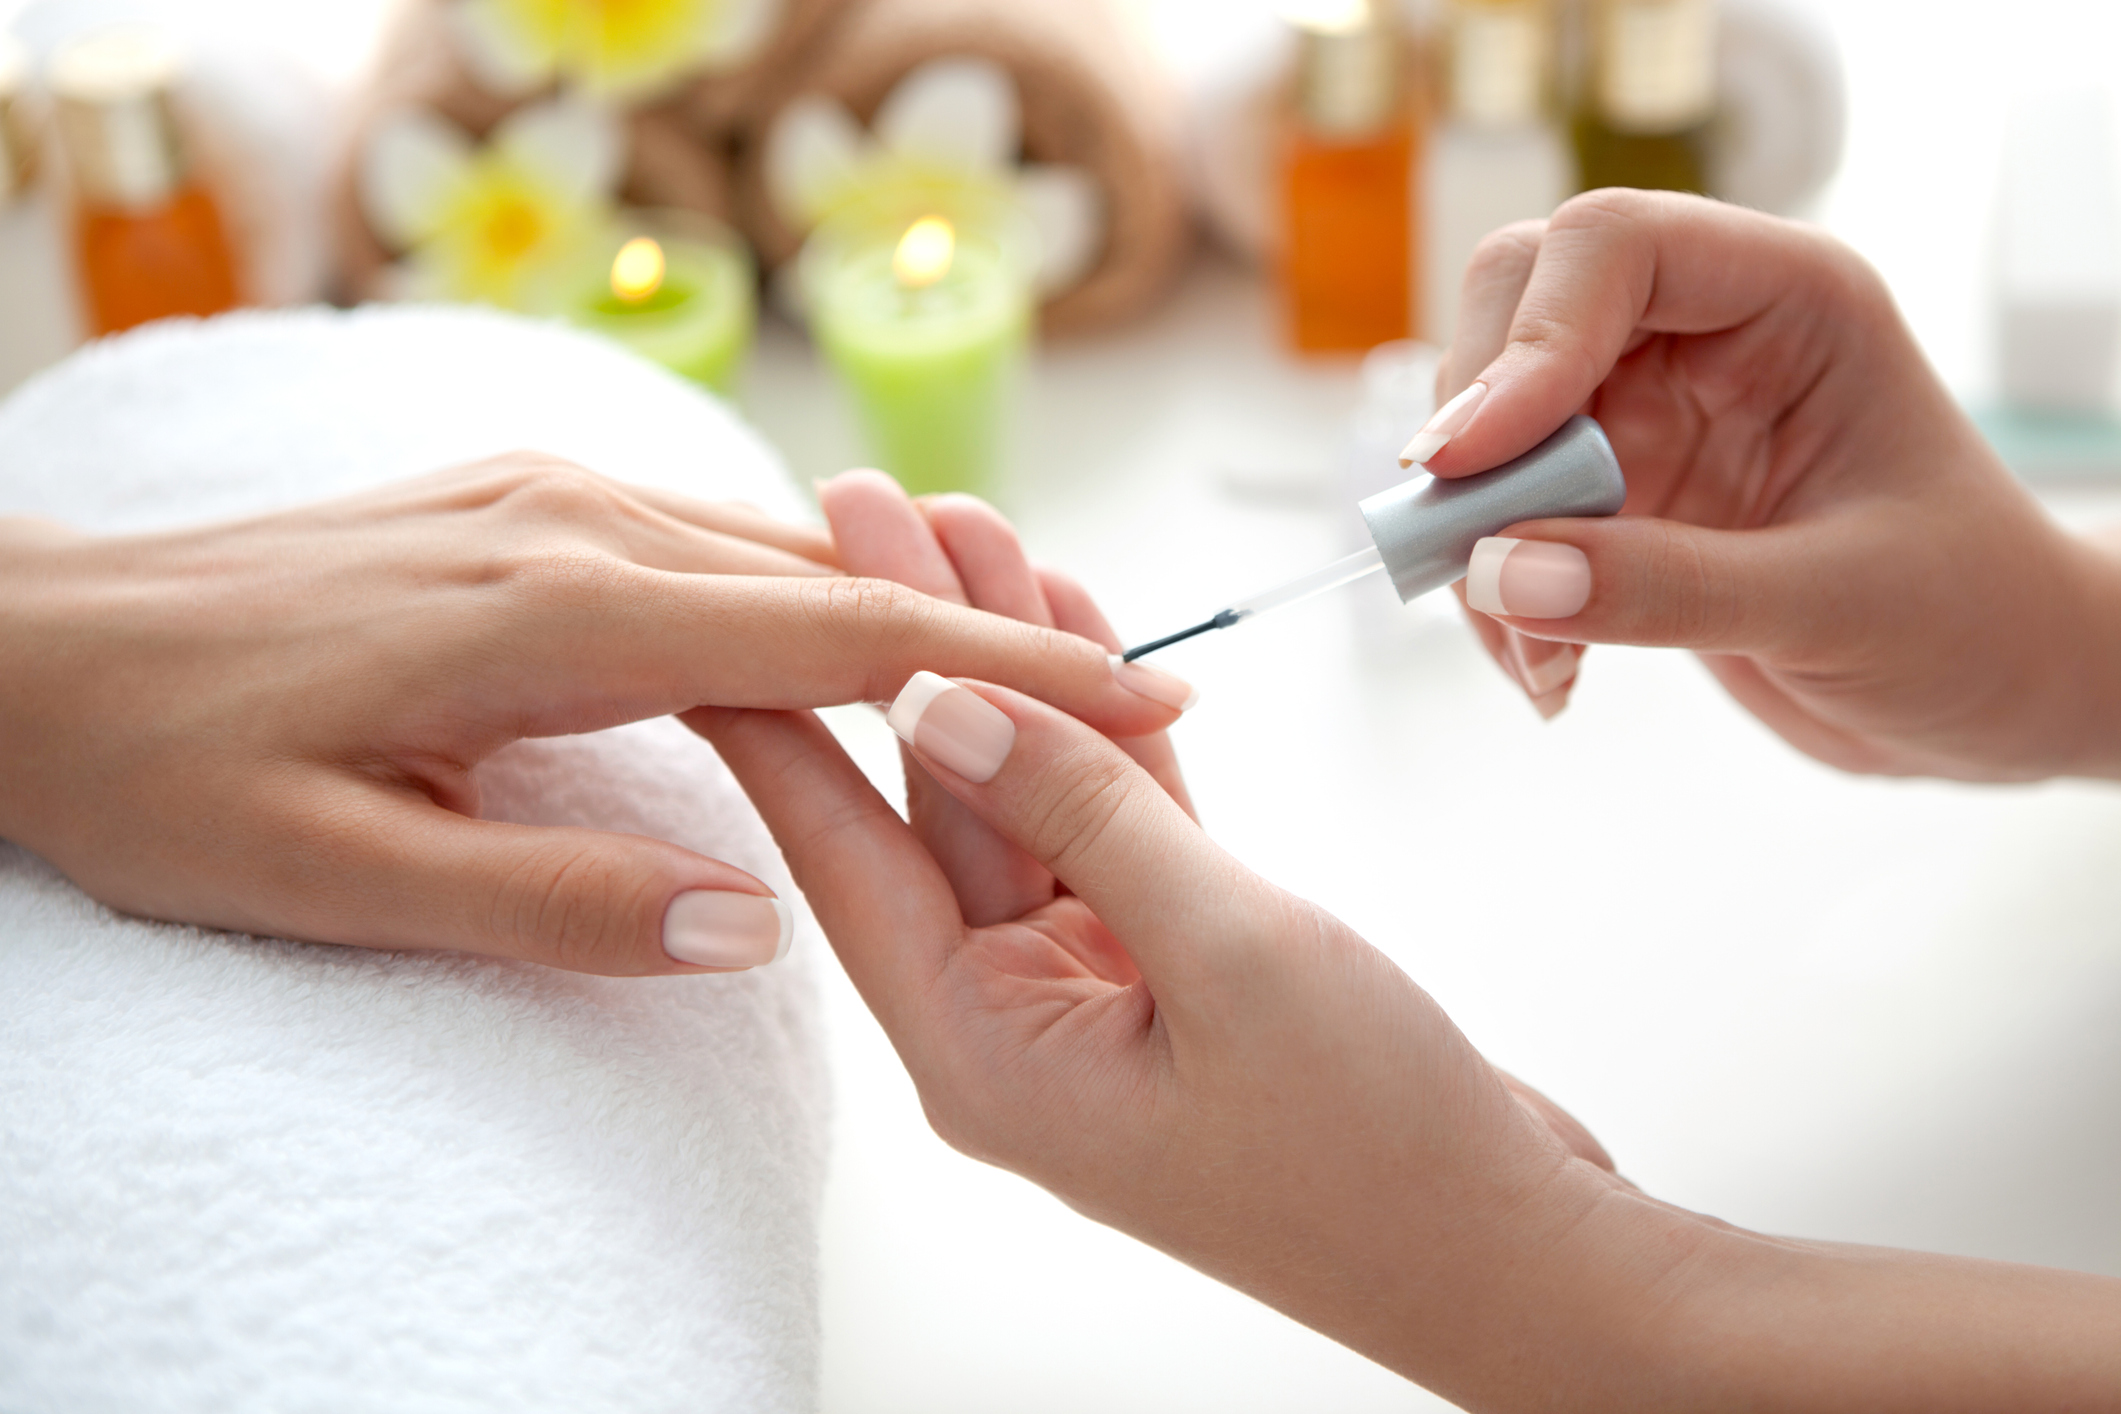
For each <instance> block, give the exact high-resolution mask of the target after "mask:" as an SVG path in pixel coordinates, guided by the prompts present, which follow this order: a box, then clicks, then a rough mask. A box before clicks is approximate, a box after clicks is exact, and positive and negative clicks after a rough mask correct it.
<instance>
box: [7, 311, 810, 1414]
mask: <svg viewBox="0 0 2121 1414" xmlns="http://www.w3.org/2000/svg"><path fill="white" fill-rule="evenodd" d="M512 447H537V448H540V449H542V450H546V451H551V452H555V453H558V454H561V455H564V456H568V457H571V458H573V459H575V460H577V461H580V462H582V463H584V464H586V465H588V466H590V467H593V468H595V469H597V470H600V471H603V472H606V473H608V474H610V475H613V476H615V477H618V478H621V479H624V480H630V481H635V482H641V483H652V484H656V485H660V486H666V487H671V488H676V489H682V490H685V491H688V492H690V493H692V494H695V495H699V496H707V497H739V498H742V499H745V500H749V501H752V502H754V503H756V504H758V505H761V506H763V507H764V508H766V509H768V510H770V511H774V512H778V513H790V512H793V511H794V510H795V509H796V501H795V498H794V496H793V494H792V493H791V491H790V490H789V488H788V486H787V484H786V481H785V478H784V476H783V474H782V472H781V470H780V469H779V466H778V463H777V461H776V459H775V457H774V455H773V453H772V452H771V451H770V450H769V449H768V448H767V447H766V446H765V445H764V444H763V443H762V442H761V441H760V440H759V439H758V438H757V437H756V436H755V435H754V434H753V433H751V432H750V431H748V430H747V429H746V428H745V427H743V426H742V425H741V424H740V423H739V422H738V421H737V420H736V419H735V418H734V417H733V416H732V415H731V414H730V413H729V412H728V411H727V410H726V409H724V408H723V407H722V406H721V405H720V404H718V403H716V402H714V401H713V400H711V399H709V398H707V397H705V396H703V395H701V394H698V393H696V392H694V391H693V390H692V389H691V388H690V387H689V386H687V385H685V384H683V383H682V382H681V381H680V380H678V379H676V378H673V377H669V376H666V375H664V374H662V373H661V372H660V371H659V370H656V369H653V368H650V367H648V366H646V365H644V364H641V363H639V362H637V361H636V360H634V359H632V358H631V357H630V356H628V355H626V354H625V353H623V352H621V351H619V350H617V349H614V348H611V347H609V346H606V345H604V344H601V343H598V342H595V341H592V340H590V339H589V338H587V337H584V336H580V335H576V334H572V333H569V332H566V331H564V330H560V329H557V328H550V327H544V326H538V325H533V324H528V323H525V322H522V321H519V320H514V319H509V318H506V317H503V316H499V315H493V314H487V313H482V312H477V311H467V310H442V309H394V310H369V311H360V312H356V313H352V314H342V313H335V312H330V311H301V312H295V313H283V314H252V315H239V316H232V317H228V318H223V319H219V320H215V321H212V322H210V323H206V324H189V323H181V324H170V325H162V326H153V327H150V328H147V329H144V330H141V331H138V332H136V333H134V334H132V335H129V336H126V337H124V338H120V339H117V340H113V341H111V342H109V343H106V344H104V345H101V346H97V347H94V348H91V349H88V350H86V351H84V352H83V353H82V354H80V355H78V356H76V357H75V358H74V359H73V360H72V361H70V362H69V363H66V364H64V365H62V366H60V367H59V368H58V369H56V370H54V371H52V372H51V373H49V374H46V375H45V376H43V377H41V378H40V379H37V380H35V381H33V382H31V383H30V384H28V385H27V386H25V387H24V388H23V389H21V390H20V391H19V392H18V393H17V394H16V395H15V396H14V397H13V398H12V399H11V400H9V401H8V402H7V403H5V404H0V512H7V513H24V512H26V513H32V514H39V515H45V516H51V517H54V518H57V519H60V520H63V521H66V522H68V523H70V524H73V525H76V526H79V527H82V528H86V529H92V530H99V531H118V530H133V529H143V528H149V527H155V526H165V525H175V524H183V523H190V522H197V521H202V520H207V519H212V518H216V517H223V516H231V515H238V514H247V513H254V512H258V511H262V510H266V509H269V508H272V507H276V506H284V505H292V504H299V503H302V502H306V501H311V500H315V499H318V498H320V497H327V496H333V495H338V494H341V493H344V492H349V491H353V490H357V489H359V488H362V487H366V486H370V485H374V484H376V483H379V482H384V481H389V480H393V479H396V478H399V477H403V476H408V475H412V474H416V473H419V472H424V471H430V470H435V469H438V468H440V467H443V466H446V465H448V464H450V463H452V462H455V461H460V460H465V459H469V458H473V457H477V456H483V455H487V454H490V453H494V452H499V451H504V450H507V449H509V448H512ZM479 776H480V784H481V788H482V791H483V794H484V800H485V810H486V813H487V814H488V815H490V816H492V817H494V818H498V819H507V820H514V821H519V822H525V823H540V824H542V823H567V824H576V825H587V826H593V827H597V828H603V829H613V830H626V831H634V832H638V833H641V834H648V835H656V836H660V837H662V838H664V839H668V840H672V841H675V842H677V843H679V844H682V845H685V846H687V847H689V848H692V849H696V850H699V851H701V852H702V853H705V854H709V855H712V856H714V857H716V858H719V859H725V860H728V861H729V862H731V863H733V864H736V865H738V866H740V867H741V868H744V869H747V870H750V871H751V872H752V873H754V874H756V875H758V876H759V877H760V878H761V879H764V880H765V881H766V882H767V883H768V884H769V885H771V886H772V887H773V889H774V890H775V891H776V892H778V893H780V894H781V895H782V896H783V897H786V898H791V899H792V898H795V897H796V895H795V891H794V886H793V884H792V883H791V881H790V880H789V878H788V874H787V871H786V869H785V868H784V866H783V865H782V863H781V860H780V857H779V854H778V853H777V851H776V850H775V849H774V847H773V844H772V842H771V840H770V839H769V838H768V837H767V834H766V832H765V830H764V828H763V827H762V826H761V824H760V823H759V820H758V817H757V815H756V813H755V812H754V811H753V810H752V808H751V806H750V804H749V802H747V801H746V800H745V799H744V798H743V796H742V795H741V793H740V792H739V791H738V790H737V788H736V785H735V782H734V781H733V780H732V779H731V777H730V776H729V774H728V771H727V770H726V769H725V768H724V767H723V766H722V764H721V762H720V761H719V760H718V759H717V758H716V757H715V756H714V754H713V753H712V752H711V751H710V750H708V748H707V747H706V746H705V745H704V744H703V743H701V742H700V741H699V740H698V739H697V738H695V737H693V736H692V735H691V734H690V733H688V732H686V731H685V730H684V729H683V728H682V727H680V726H678V725H677V724H676V723H674V722H670V721H667V720H665V721H661V722H653V723H645V724H637V725H635V726H632V727H627V728H622V729H619V730H617V731H610V732H603V733H599V734H597V735H595V736H589V737H577V738H568V739H562V740H555V741H544V742H530V743H520V744H518V745H516V746H513V747H510V748H509V749H507V750H505V751H503V752H501V753H500V754H499V755H497V756H496V757H495V758H494V759H493V760H492V761H490V762H489V763H487V764H486V765H485V766H483V767H481V769H480V772H479ZM4 789H6V785H5V783H4V782H0V790H4ZM798 913H799V916H800V917H801V918H802V919H803V924H802V929H801V935H800V936H799V937H798V940H797V944H796V949H795V952H794V954H793V956H792V957H791V958H790V959H789V960H788V961H787V962H784V963H782V964H780V965H778V966H775V967H771V968H767V969H764V970H761V971H758V972H753V973H745V974H740V975H734V976H728V977H689V978H664V979H654V980H614V979H605V978H595V977H583V976H577V975H574V974H571V973H565V972H556V971H550V970H547V969H544V968H540V967H535V966H531V965H528V964H512V963H507V962H497V961H491V960H487V959H483V958H475V957H469V956H463V955H456V954H439V955H437V954H417V953H380V952H368V951H363V950H359V949H353V948H336V947H316V946H310V945H305V944H299V943H288V942H281V941H272V940H261V939H255V938H248V937H242V936H237V935H232V934H226V933H218V932H210V931H202V930H199V929H192V928H182V927H174V926H171V925H167V924H160V923H149V922H143V921H141V920H138V919H132V918H126V917H121V916H119V915H117V914H115V913H112V912H111V911H109V910H108V909H105V908H103V907H101V906H99V905H98V904H96V903H94V902H93V901H91V900H90V899H88V898H87V897H86V896H85V895H83V894H82V893H81V892H80V891H79V890H77V889H75V888H74V887H73V886H72V885H71V884H69V883H67V882H66V881H65V880H64V879H63V878H61V877H60V876H59V875H58V874H57V873H55V872H54V871H53V870H52V869H50V868H49V867H48V866H47V865H45V864H44V863H43V862H42V861H40V860H38V859H37V858H35V857H34V856H32V855H30V854H29V853H27V852H26V851H24V850H21V849H19V848H16V847H14V846H12V845H6V844H0V1409H5V1410H8V1411H10V1414H38V1412H39V1411H68V1414H83V1412H84V1411H101V1410H126V1411H145V1410H154V1411H194V1410H196V1411H207V1410H213V1411H227V1410H272V1411H275V1412H276V1414H278V1412H279V1411H306V1410H317V1411H327V1410H328V1411H334V1414H337V1412H338V1411H352V1410H390V1411H423V1410H437V1411H440V1410H452V1411H455V1410H488V1409H491V1410H511V1411H516V1410H569V1411H581V1410H591V1409H613V1410H621V1409H622V1410H627V1411H630V1412H633V1414H638V1412H640V1411H663V1410H672V1411H675V1410H687V1411H696V1410H745V1411H750V1410H762V1411H765V1410H771V1411H780V1410H791V1411H792V1410H808V1409H812V1408H815V1406H816V1404H817V1334H818V1332H817V1281H818V1276H817V1210H818V1202H819V1195H820V1189H821V1185H822V1180H823V1171H824V1145H825V1119H826V1102H825V1068H824V1062H823V1057H822V1052H821V1047H820V1038H819V1034H818V1018H817V1011H816V1002H815V997H814V989H813V978H812V975H811V968H812V966H813V958H814V954H815V951H816V948H817V946H818V942H817V938H816V934H815V925H814V924H813V923H811V922H810V920H809V918H808V916H807V913H806V912H804V911H803V910H801V909H799V910H798Z"/></svg>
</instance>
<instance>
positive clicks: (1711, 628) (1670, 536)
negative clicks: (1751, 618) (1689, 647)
mask: <svg viewBox="0 0 2121 1414" xmlns="http://www.w3.org/2000/svg"><path fill="white" fill-rule="evenodd" d="M1658 539H1659V545H1658V553H1657V555H1656V556H1655V558H1654V564H1655V565H1656V570H1655V576H1656V578H1655V582H1654V583H1652V584H1650V585H1648V586H1646V587H1645V588H1646V592H1645V593H1644V594H1643V596H1642V597H1641V601H1640V602H1647V603H1651V604H1660V605H1663V606H1665V611H1666V613H1667V615H1668V616H1669V617H1668V619H1667V621H1666V623H1665V624H1664V625H1663V633H1662V635H1661V636H1662V637H1665V638H1667V639H1669V640H1670V641H1671V642H1674V643H1680V644H1690V643H1698V644H1711V643H1718V642H1722V641H1724V640H1726V639H1728V638H1729V637H1730V634H1731V632H1732V630H1733V629H1735V628H1736V626H1737V623H1738V617H1739V612H1740V607H1741V606H1740V605H1739V603H1738V598H1737V595H1736V594H1735V593H1734V592H1733V591H1732V586H1731V585H1730V584H1729V583H1728V581H1727V580H1726V579H1725V578H1724V576H1722V575H1718V574H1716V573H1714V572H1713V571H1712V570H1711V568H1710V566H1709V562H1708V560H1707V558H1706V557H1705V556H1704V555H1703V553H1702V548H1701V545H1700V544H1699V543H1698V542H1697V541H1696V540H1694V539H1693V538H1692V537H1691V536H1685V535H1681V534H1679V533H1678V532H1677V531H1675V530H1673V529H1672V528H1670V527H1668V526H1667V527H1660V528H1659V533H1658Z"/></svg>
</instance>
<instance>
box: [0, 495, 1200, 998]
mask: <svg viewBox="0 0 2121 1414" xmlns="http://www.w3.org/2000/svg"><path fill="white" fill-rule="evenodd" d="M832 559H833V551H832V548H831V544H830V542H829V540H828V539H827V538H826V537H825V536H824V535H822V534H820V533H819V532H817V531H815V530H807V529H802V528H798V527H791V526H785V525H780V524H778V523H776V522H774V521H772V520H770V519H769V518H767V517H765V516H763V515H761V514H759V513H758V512H756V511H751V510H747V509H745V508H743V507H738V506H727V505H709V504H703V503H695V502H691V501H687V500H685V499H683V498H681V497H676V496H672V495H669V494H666V493H662V492H656V491H647V490H640V489H634V488H628V487H622V486H619V485H616V484H613V483H611V482H608V481H605V480H602V479H601V478H598V477H595V476H593V475H591V474H589V473H588V472H585V471H583V470H581V469H580V468H576V467H571V466H567V465H565V464H562V463H558V462H555V461H553V460H551V459H549V458H542V457H537V456H531V455H517V456H511V457H505V458H501V459H499V460H497V461H493V462H488V463H483V464H480V465H478V466H473V467H468V468H464V469H461V470H457V471H453V472H447V473H443V474H441V475H438V476H434V477H430V478H427V479H424V480H420V481H414V482H410V483H407V484H405V485H401V486H396V487H391V488H388V489H385V490H382V491H378V492H375V493H372V494H369V495H364V496H359V497H354V498H351V499H348V500H344V501H339V502H334V503H330V504H327V505H321V506H316V507H312V508H308V509H304V510H299V511H293V512H288V513H284V514H279V515H273V516H268V517H265V518H262V519H259V520H254V521H249V522H245V523H241V524H235V525H226V526H215V527H210V528H207V529H202V530H192V531H183V532H177V533H171V534H159V535H147V536H129V537H123V538H114V539H97V538H90V537H86V536H81V535H77V534H74V533H72V532H69V531H67V530H65V529H63V528H61V527H57V526H52V525H49V524H44V523H39V522H31V521H23V520H14V521H7V520H0V838H5V839H7V840H10V841H13V842H15V843H18V844H21V845H24V846H26V847H28V848H30V849H32V850H35V851H36V852H37V853H39V854H41V855H42V856H44V857H45V858H46V859H48V860H49V861H51V863H52V864H54V865H55V866H56V867H58V868H59V869H60V870H62V871H64V872H65V873H66V874H67V875H68V876H69V877H70V878H72V879H73V880H74V881H75V882H76V883H78V884H79V885H80V886H81V887H82V888H84V889H85V890H87V891H88V892H89V893H90V894H92V895H94V896H95V897H97V898H99V899H101V900H102V901H104V902H105V903H108V904H110V905H112V906H113V907H116V908H119V909H122V910H124V911H126V912H130V913H136V914H141V915H145V916H148V917H154V918H164V919H171V920H176V921H182V922H190V923H200V924H206V925H211V926H216V927H226V928H236V929H244V930H248V931H253V932H260V933H272V934H279V935H283V936H287V937H293V938H301V939H309V940H314V941H321V942H335V943H351V944H359V945H366V946H377V947H392V948H453V949H462V950H466V951H471V952H481V953H490V954H495V955H500V956H509V957H519V958H526V959H530V960H533V961H537V962H543V963H549V964H552V965H555V966H560V967H567V968H572V969H575V970H579V971H586V972H599V973H607V974H613V975H635V974H654V973H678V972H691V971H700V970H703V969H716V968H729V967H742V966H749V965H754V964H756V963H759V962H765V961H769V960H771V959H772V958H773V957H774V956H775V955H776V954H777V952H778V950H779V948H780V947H781V946H782V945H783V943H784V942H785V938H786V919H787V914H786V910H785V909H784V908H782V907H781V906H780V905H779V904H778V902H777V901H775V900H773V899H772V898H771V896H770V893H769V891H768V890H767V889H766V887H765V886H764V885H763V884H761V883H760V882H759V881H758V880H756V879H754V878H752V877H751V876H749V875H748V874H745V873H743V872H742V871H740V870H737V869H735V868H732V867H730V866H728V865H726V864H722V863H719V862H717V861H715V860H711V859H706V858H703V857H701V856H699V855H696V854H693V853H691V852H689V851H687V850H684V849H680V848H678V847H676V846H674V845H670V844H667V843H663V842H660V841H656V840H651V839H644V838H639V837H635V836H626V835H613V834H605V833H600V832H597V831H590V830H580V829H543V828H532V827H526V826H517V825H509V824H501V823H495V822H488V821H480V820H478V819H477V818H475V817H476V815H477V811H478V799H477V788H476V783H475V779H474V777H473V774H472V768H473V767H474V766H475V765H476V764H477V763H478V762H479V761H480V760H482V759H484V758H485V757H486V756H488V755H491V754H492V753H493V752H494V751H496V750H498V749H499V748H500V747H502V746H504V745H506V744H507V743H508V742H510V741H513V740H516V739H517V738H519V737H528V736H557V735H563V734H568V733H575V732H586V731H594V730H597V729H599V728H603V727H609V726H614V725H617V724H619V723H622V722H627V721H633V720H636V719H640V718H644V717H651V716H657V715H661V714H666V713H671V712H676V711H681V710H683V709H685V708H689V707H694V706H697V705H700V704H703V703H715V704H727V705H733V706H744V707H773V708H794V707H807V706H818V705H825V704H829V703H839V702H851V701H862V700H889V699H890V698H892V697H893V696H894V695H896V694H897V693H898V691H899V689H900V688H901V686H902V685H903V684H904V683H905V682H906V680H907V679H908V677H910V676H911V675H912V673H913V672H914V671H915V670H916V669H917V668H922V667H932V666H936V665H942V666H943V667H944V669H945V670H946V671H954V672H965V673H972V674H977V675H979V676H981V677H983V678H988V679H992V680H997V681H1004V682H1008V683H1011V684H1012V685H1014V686H1016V687H1019V688H1021V689H1023V690H1024V691H1026V692H1030V693H1034V694H1036V695H1037V696H1039V697H1040V698H1042V699H1044V700H1048V701H1051V702H1054V703H1057V704H1060V705H1061V706H1063V707H1065V708H1066V709H1067V710H1068V711H1070V712H1073V713H1076V714H1078V715H1080V716H1082V717H1083V718H1084V719H1085V720H1089V721H1094V722H1096V723H1098V724H1099V726H1100V727H1102V728H1103V729H1105V730H1108V731H1112V732H1114V733H1118V734H1136V735H1138V734H1144V733H1150V732H1154V731H1157V730H1159V729H1160V728H1162V727H1163V726H1165V725H1167V724H1168V723H1169V722H1171V721H1172V720H1173V719H1174V718H1175V717H1176V715H1177V712H1176V711H1175V710H1174V708H1173V706H1171V705H1170V704H1167V703H1165V702H1162V701H1159V700H1157V699H1156V698H1154V697H1149V696H1143V695H1141V694H1140V693H1138V692H1134V691H1130V690H1129V689H1128V688H1127V687H1126V686H1124V685H1123V684H1122V682H1121V681H1120V680H1119V679H1117V678H1115V676H1114V674H1113V672H1112V669H1111V666H1110V664H1109V662H1108V657H1107V652H1106V650H1105V649H1104V648H1103V647H1101V646H1099V645H1097V644H1094V643H1091V642H1089V641H1087V640H1085V639H1083V638H1079V637H1075V636H1073V635H1071V634H1068V633H1064V632H1059V631H1056V630H1055V629H1053V628H1051V627H1042V626H1039V625H1035V624H1028V623H1020V622H1014V621H1011V620H1009V619H1004V618H1001V617H997V616H994V615H989V614H981V613H977V612H975V611H973V610H970V609H967V608H964V607H962V606H960V605H956V604H950V603H944V602H940V601H937V600H935V599H931V598H929V597H927V596H925V595H922V594H919V593H916V592H913V591H911V590H908V589H906V588H905V587H903V586H900V585H895V584H891V583H887V582H884V581H879V580H872V579H858V578H848V577H845V576H843V575H840V574H839V573H838V571H837V570H836V569H835V567H834V566H833V564H832Z"/></svg>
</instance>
